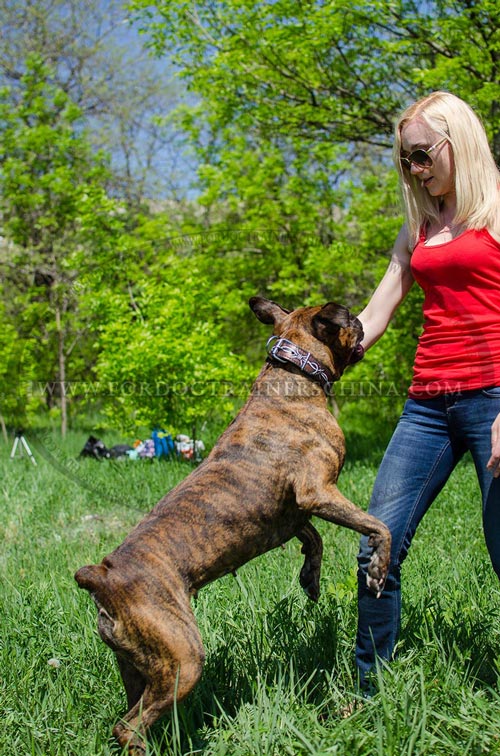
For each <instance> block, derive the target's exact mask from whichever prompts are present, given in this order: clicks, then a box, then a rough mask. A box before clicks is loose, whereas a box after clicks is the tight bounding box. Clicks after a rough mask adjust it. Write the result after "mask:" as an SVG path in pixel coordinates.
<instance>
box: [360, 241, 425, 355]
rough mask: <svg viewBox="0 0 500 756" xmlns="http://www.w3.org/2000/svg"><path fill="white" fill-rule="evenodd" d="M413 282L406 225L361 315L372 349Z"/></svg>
mask: <svg viewBox="0 0 500 756" xmlns="http://www.w3.org/2000/svg"><path fill="white" fill-rule="evenodd" d="M412 284H413V276H412V273H411V270H410V251H409V249H408V232H407V229H406V226H403V227H402V229H401V231H400V232H399V234H398V236H397V239H396V242H395V244H394V248H393V250H392V256H391V261H390V263H389V265H388V267H387V270H386V272H385V274H384V276H383V278H382V280H381V281H380V283H379V285H378V286H377V288H376V289H375V291H374V292H373V294H372V296H371V298H370V301H369V302H368V304H367V305H366V307H365V309H364V310H363V311H362V312H361V313H360V314H359V315H358V318H359V319H360V321H361V323H362V324H363V330H364V333H365V335H364V338H363V346H364V348H365V349H369V347H371V346H372V344H374V343H375V342H376V341H378V339H379V338H380V337H381V336H382V334H383V333H384V331H385V329H386V328H387V326H388V325H389V323H390V320H391V318H392V316H393V314H394V311H395V310H396V309H397V307H398V306H399V305H400V304H401V302H402V301H403V299H404V298H405V297H406V295H407V294H408V292H409V291H410V289H411V286H412Z"/></svg>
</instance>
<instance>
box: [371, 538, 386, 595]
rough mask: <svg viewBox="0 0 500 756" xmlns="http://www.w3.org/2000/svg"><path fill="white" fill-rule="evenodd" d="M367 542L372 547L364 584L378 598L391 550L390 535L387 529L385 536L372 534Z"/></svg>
mask: <svg viewBox="0 0 500 756" xmlns="http://www.w3.org/2000/svg"><path fill="white" fill-rule="evenodd" d="M368 543H369V545H370V546H372V548H373V553H372V557H371V559H370V563H369V565H368V572H367V575H366V585H367V586H368V588H369V590H370V591H371V592H372V593H374V594H375V595H376V597H377V598H380V595H381V594H382V591H383V590H384V585H385V581H386V578H387V572H388V570H389V558H390V550H391V536H390V533H389V531H387V534H386V535H385V536H383V535H375V534H372V535H371V536H370V538H369V540H368Z"/></svg>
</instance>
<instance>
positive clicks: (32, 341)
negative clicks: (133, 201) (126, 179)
mask: <svg viewBox="0 0 500 756" xmlns="http://www.w3.org/2000/svg"><path fill="white" fill-rule="evenodd" d="M50 78H51V77H50V74H49V72H48V71H47V69H46V67H45V66H44V64H43V63H42V62H41V61H40V60H39V59H38V58H31V59H30V60H29V61H28V62H27V66H26V74H25V75H24V76H23V77H22V78H21V80H20V86H19V97H18V103H17V107H16V108H14V109H13V108H12V98H11V96H10V93H9V92H8V91H6V90H3V91H2V92H1V98H0V123H1V126H0V190H1V192H0V195H1V199H0V210H1V216H2V227H3V228H2V234H3V236H4V237H5V238H6V239H8V240H9V241H10V245H9V246H8V247H7V249H6V251H5V259H4V260H2V263H3V264H2V271H1V272H2V282H3V288H4V289H5V290H6V289H9V297H8V299H7V301H6V304H5V309H6V312H5V316H6V318H7V319H8V320H9V321H10V323H11V324H13V325H14V326H15V327H17V329H18V330H19V336H20V341H21V342H22V344H23V347H24V348H23V350H22V357H21V356H20V357H19V359H20V370H21V371H23V373H24V375H23V378H24V382H25V381H28V380H29V379H30V378H32V377H34V374H35V368H36V369H37V372H38V373H39V375H40V378H42V380H43V379H45V380H52V381H54V380H55V382H56V384H57V386H58V387H59V399H60V407H61V430H62V433H63V434H64V433H65V432H66V429H67V423H68V397H67V395H66V383H67V377H68V374H67V366H68V361H69V360H70V359H71V360H73V363H74V362H75V361H77V360H78V353H79V351H80V352H81V350H82V349H84V346H83V342H84V340H85V336H86V334H87V332H88V323H87V322H86V319H85V317H84V315H83V313H82V311H81V309H80V308H79V296H78V289H77V288H76V287H75V283H76V281H77V279H78V276H79V273H80V266H81V263H82V260H83V259H84V257H85V255H84V253H83V250H82V247H81V240H82V235H83V234H84V233H85V229H86V227H88V225H89V223H90V224H92V227H93V229H94V232H95V237H96V239H95V240H94V247H95V245H96V240H97V239H98V238H99V235H98V228H99V218H101V219H103V220H104V222H105V223H106V225H107V226H110V225H112V220H111V218H112V214H113V210H115V209H116V207H115V203H113V202H111V201H110V200H109V199H108V198H107V196H106V193H105V190H104V187H103V180H104V178H105V175H106V168H105V164H104V163H103V160H102V159H98V158H96V157H95V156H94V155H93V154H92V152H91V149H90V147H89V144H88V142H87V140H86V137H85V134H84V133H83V132H82V130H81V114H80V111H79V109H78V108H77V107H76V106H75V105H74V104H73V103H72V102H71V100H70V99H69V98H68V96H67V95H66V93H64V92H63V91H62V90H61V89H59V88H58V87H56V86H55V85H53V84H52V83H50ZM88 252H89V249H88V248H87V249H86V250H85V253H87V254H88ZM18 348H19V347H18ZM18 348H17V349H18ZM83 361H84V362H85V359H84V360H83ZM46 396H47V400H48V402H49V403H50V401H51V399H52V394H51V393H50V392H49V393H48V394H47V395H46Z"/></svg>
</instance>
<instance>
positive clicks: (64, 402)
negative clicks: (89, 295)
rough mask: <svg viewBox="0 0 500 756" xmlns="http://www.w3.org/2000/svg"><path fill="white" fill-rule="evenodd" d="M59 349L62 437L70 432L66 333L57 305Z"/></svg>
mask: <svg viewBox="0 0 500 756" xmlns="http://www.w3.org/2000/svg"><path fill="white" fill-rule="evenodd" d="M56 328H57V349H58V359H59V382H60V391H61V436H62V437H63V438H64V436H65V435H66V431H67V430H68V399H67V396H66V356H65V354H64V331H63V328H62V323H61V310H60V307H59V305H56Z"/></svg>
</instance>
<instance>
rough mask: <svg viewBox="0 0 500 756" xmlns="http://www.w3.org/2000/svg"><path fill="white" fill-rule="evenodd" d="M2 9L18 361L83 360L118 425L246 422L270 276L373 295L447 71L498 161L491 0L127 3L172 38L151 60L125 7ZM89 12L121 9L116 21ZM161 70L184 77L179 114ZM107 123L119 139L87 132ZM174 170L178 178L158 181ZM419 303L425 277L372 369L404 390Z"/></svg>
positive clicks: (5, 363)
mask: <svg viewBox="0 0 500 756" xmlns="http://www.w3.org/2000/svg"><path fill="white" fill-rule="evenodd" d="M84 6H85V7H84ZM0 7H2V6H1V3H0ZM3 9H4V11H5V13H4V18H5V21H6V24H5V27H6V30H7V34H6V37H5V39H6V40H7V41H5V40H4V41H3V42H2V43H1V44H0V66H1V68H2V71H3V77H4V81H8V82H9V84H10V88H9V90H8V91H6V90H4V93H3V99H2V115H3V118H4V126H3V127H2V130H1V132H0V139H1V155H2V158H1V182H2V189H3V200H2V223H3V235H4V237H5V239H6V244H5V245H4V249H3V251H2V280H1V281H0V285H1V286H2V287H3V293H4V295H5V301H4V304H3V310H2V313H1V315H2V318H3V319H4V321H5V324H6V328H4V330H3V336H2V338H1V339H0V354H1V355H2V360H1V361H0V362H1V363H2V367H1V368H0V375H1V376H2V377H4V378H5V381H6V383H7V384H8V385H9V386H12V385H13V383H14V377H13V376H14V373H15V365H16V364H17V363H19V361H21V363H22V365H23V368H22V373H23V375H25V376H28V378H30V379H32V378H33V377H34V376H42V377H45V378H49V377H50V378H51V379H54V380H55V381H56V382H57V381H59V382H60V381H61V377H62V373H65V375H66V377H67V378H68V379H69V380H70V381H72V382H73V383H74V384H75V385H79V386H80V387H81V388H80V389H77V390H76V391H75V392H74V393H73V394H72V406H73V407H74V408H75V409H78V408H80V410H81V411H84V409H85V407H87V406H89V402H90V403H92V402H93V403H94V406H99V408H101V409H102V410H103V411H104V412H105V413H106V414H107V415H108V417H109V421H110V422H111V423H113V424H115V425H117V424H120V425H122V426H129V427H132V426H136V425H137V424H150V425H151V424H156V423H158V424H165V423H167V422H168V423H169V424H170V425H172V426H173V427H180V426H182V425H183V424H189V423H191V422H192V421H193V420H195V419H201V418H204V417H206V416H208V415H209V414H213V415H217V416H218V417H220V418H221V419H223V418H227V416H228V415H229V414H230V412H231V411H232V408H233V404H234V399H235V398H237V399H238V400H239V399H240V398H242V396H243V395H244V394H245V393H246V392H247V390H248V387H249V380H250V379H251V376H252V375H254V374H255V373H256V370H257V364H258V362H260V361H261V360H262V359H263V356H264V342H265V337H266V335H267V333H266V332H265V331H263V328H262V325H260V324H258V323H257V322H256V321H255V319H254V318H253V317H252V315H251V313H250V311H249V309H248V306H247V300H248V298H249V297H250V296H252V295H254V294H264V295H268V296H270V297H271V298H273V299H275V300H276V301H278V302H280V303H281V304H283V305H284V306H287V307H294V306H298V305H301V304H312V303H314V304H316V303H320V302H324V301H327V300H330V299H333V300H338V301H342V302H343V303H344V304H347V305H349V306H350V307H351V308H352V309H353V310H354V311H358V310H359V309H360V308H361V307H362V306H363V304H364V302H365V301H366V300H367V298H368V297H369V295H370V292H371V291H372V290H373V288H374V287H375V285H376V283H377V281H378V279H379V278H380V276H381V275H382V272H383V270H384V268H385V266H386V264H387V258H388V255H389V254H390V249H391V247H392V243H393V240H394V238H395V236H396V234H397V231H398V228H399V225H400V223H401V209H400V204H399V198H398V189H397V183H396V176H395V172H394V170H393V168H392V165H391V160H390V147H391V144H392V130H393V123H394V120H395V118H396V116H397V114H398V113H399V111H400V110H401V109H402V108H403V107H405V106H406V105H407V104H408V103H409V102H410V101H412V100H414V99H415V98H417V97H419V96H421V95H423V94H426V93H427V92H429V91H431V90H434V89H448V90H450V91H454V92H456V93H457V94H459V95H460V96H462V97H463V98H464V99H466V100H467V101H469V102H470V104H471V105H472V106H473V107H474V108H476V110H477V111H478V113H479V114H480V115H482V117H483V120H484V122H485V126H486V128H487V132H488V134H489V137H490V140H491V144H492V147H493V150H494V153H495V155H496V156H497V159H498V160H499V162H500V114H499V104H498V103H499V101H500V100H499V87H498V80H499V68H498V66H499V45H500V37H499V35H500V32H499V28H500V24H499V21H500V9H499V7H498V4H497V3H495V2H492V1H491V0H468V1H467V2H461V3H458V2H454V1H453V2H442V1H441V0H428V1H426V2H412V1H411V0H396V1H395V0H374V2H365V1H364V0H360V1H359V2H354V3H353V2H352V1H351V2H347V1H346V0H335V2H324V1H323V0H311V1H310V2H299V1H298V0H277V1H276V2H273V3H264V2H255V1H254V0H252V2H250V0H222V1H221V2H219V1H217V2H215V1H214V0H200V2H198V3H196V4H193V3H189V2H186V0H169V1H168V2H163V0H157V2H153V3H151V2H149V1H148V2H146V0H134V2H133V3H132V9H133V10H132V12H131V15H130V16H128V17H127V18H128V19H131V18H132V19H133V20H134V21H135V24H136V26H137V28H139V27H140V28H142V31H143V32H144V35H145V39H146V40H148V43H149V45H150V47H151V48H152V50H153V51H154V52H155V53H156V55H157V61H156V63H155V64H154V65H153V64H150V70H148V71H147V74H148V75H147V76H146V75H143V74H144V70H143V69H141V68H140V66H137V71H132V72H131V68H130V65H132V67H133V65H134V64H133V63H132V64H131V63H130V62H131V61H134V60H135V57H134V55H135V53H134V54H131V55H130V56H129V57H128V58H127V56H126V55H125V54H124V50H123V48H121V47H120V46H119V45H118V46H117V44H116V40H115V39H114V38H113V40H114V41H113V42H112V43H111V42H110V43H109V44H108V43H107V42H106V38H107V37H106V35H107V34H108V32H109V35H110V38H111V37H112V32H113V31H114V30H116V28H117V27H116V24H117V23H118V22H120V21H121V20H123V9H122V5H121V3H120V2H116V3H114V2H113V3H112V4H111V5H110V6H109V7H108V6H106V8H104V6H103V5H102V3H98V2H97V0H96V1H95V2H94V0H92V2H91V3H88V4H83V5H82V4H81V2H80V0H55V2H52V0H51V2H50V3H49V2H47V3H45V0H42V2H41V3H38V4H36V6H35V5H33V4H32V3H21V4H15V5H14V6H13V5H12V4H11V3H7V2H6V3H4V4H3ZM21 10H22V12H21ZM85 14H87V15H85ZM89 14H90V15H89ZM85 18H87V19H88V18H91V19H94V20H96V19H98V18H101V19H102V21H103V25H102V27H101V31H104V32H105V34H104V35H103V34H100V35H99V34H98V35H97V37H96V35H95V34H94V32H93V31H92V24H91V23H89V25H88V28H86V27H85V26H84V24H83V23H82V19H85ZM104 22H105V23H104ZM98 27H99V24H97V27H94V30H95V29H96V28H98ZM30 30H31V32H32V34H31V38H30V37H29V35H28V32H29V31H30ZM58 30H59V32H58ZM58 34H59V36H60V39H59V38H58ZM92 35H94V36H92ZM123 39H125V40H126V39H127V38H126V36H125V37H124V38H123V37H122V40H123ZM92 40H94V41H95V48H94V47H93V45H92ZM33 52H35V53H37V54H36V55H35V56H34V57H33V56H31V57H30V54H29V53H33ZM47 59H50V60H51V61H52V64H53V65H52V68H51V69H50V73H49V71H48V69H47V66H46V61H47ZM124 60H126V61H127V66H126V67H121V63H120V62H121V61H124ZM106 66H108V69H107V68H106ZM158 66H159V68H158ZM162 66H164V69H165V70H166V71H168V72H170V71H172V70H175V71H177V74H178V81H179V83H178V85H176V88H175V93H177V92H178V91H182V92H183V98H182V104H181V105H180V106H179V107H178V108H177V109H176V111H175V114H172V113H171V112H170V110H171V109H170V103H169V101H168V96H166V95H167V93H166V91H165V87H164V86H162V84H163V82H161V81H160V80H159V77H158V71H159V70H160V71H161V70H162ZM132 74H133V75H132ZM98 123H99V124H100V125H101V126H102V125H103V124H104V125H105V126H106V125H109V127H110V128H109V132H110V138H109V139H106V140H100V138H97V140H96V139H95V135H92V138H91V134H90V133H89V131H88V130H87V131H85V129H84V127H85V126H87V127H88V126H89V124H90V125H92V126H93V125H95V124H98ZM167 126H168V129H170V130H171V129H172V128H173V129H174V130H175V144H176V146H178V147H179V148H178V154H179V155H180V153H181V149H180V144H181V140H180V138H179V135H182V144H183V145H184V146H185V148H186V149H187V150H189V152H190V154H191V155H193V157H194V160H195V162H196V174H194V173H193V174H191V175H190V176H189V177H183V180H182V182H181V183H182V184H183V185H184V187H186V186H187V185H188V184H190V183H192V184H193V186H194V194H193V199H192V201H191V202H189V203H184V204H183V205H182V206H181V205H179V203H178V202H177V199H178V194H177V187H178V184H177V183H176V182H175V181H174V180H171V173H170V172H169V169H170V167H171V166H172V163H170V162H169V163H167V167H166V168H165V163H164V162H161V161H160V153H159V152H158V151H157V149H156V147H157V146H158V145H159V144H160V143H161V141H162V139H163V135H164V134H165V129H166V128H167ZM144 128H145V129H146V131H147V130H148V129H150V131H149V134H150V137H151V140H150V141H148V140H147V139H145V138H143V136H141V134H143V130H144ZM94 131H97V129H95V130H94ZM101 133H102V132H101ZM169 133H172V132H171V131H170V132H169ZM99 143H102V144H105V145H106V146H107V147H109V148H110V151H111V153H112V159H111V160H104V159H103V158H102V157H101V156H100V155H99V154H96V152H95V147H96V144H99ZM118 148H120V149H121V154H122V156H123V159H122V162H121V164H120V165H121V168H122V169H123V170H122V172H121V173H120V171H118V174H117V173H116V170H115V169H116V162H114V161H113V155H115V150H117V149H118ZM141 161H142V165H143V167H144V171H143V172H141V171H140V170H135V168H134V166H135V167H137V165H138V164H139V162H141ZM110 167H111V168H112V169H113V170H115V175H114V178H113V179H112V180H111V178H110V176H111V174H110V172H109V170H108V169H109V168H110ZM162 172H163V174H166V180H165V181H163V182H162V186H163V189H162V190H161V191H162V192H163V194H161V193H160V188H159V184H154V182H151V180H150V179H151V177H152V176H153V175H154V174H157V175H158V174H160V173H162ZM117 176H118V178H117ZM167 185H170V190H171V194H170V195H169V199H171V200H172V201H171V202H168V203H165V204H164V205H163V206H162V205H161V204H160V203H159V202H158V200H159V199H160V197H161V198H164V197H165V193H164V189H165V186H167ZM155 192H157V194H155ZM146 195H149V196H150V197H153V198H154V199H155V203H150V205H149V207H146V205H145V204H144V203H141V200H143V199H144V197H145V196H146ZM420 321H421V314H420V297H419V293H418V291H417V290H416V289H415V290H413V291H412V292H411V293H410V296H409V297H408V299H407V301H406V302H405V303H404V304H403V306H402V307H401V308H400V310H399V311H398V313H397V315H396V317H395V319H394V321H393V324H392V326H391V328H390V330H389V332H388V333H387V334H386V336H385V337H384V339H382V340H381V341H380V342H379V343H378V344H377V345H375V347H373V349H371V350H370V352H369V354H368V356H367V358H366V360H365V361H364V362H363V363H361V364H360V365H358V366H356V367H355V368H353V370H352V372H351V373H350V377H351V381H353V382H354V381H358V382H359V381H364V382H366V383H370V382H371V383H374V384H376V383H377V382H380V381H382V382H383V381H386V382H387V385H390V386H395V387H397V389H399V388H400V387H402V386H403V385H406V384H407V383H408V381H409V373H410V370H411V362H412V358H413V353H414V349H415V345H416V339H417V338H418V334H419V331H420V327H421V326H420ZM37 328H38V330H37ZM16 331H17V333H19V334H20V335H21V339H18V340H17V341H16V343H13V341H12V338H11V334H12V333H14V332H16ZM62 358H64V359H62ZM63 363H64V364H63ZM89 381H90V383H91V384H92V386H91V387H89V389H88V390H87V389H85V384H87V385H88V384H89ZM401 390H402V389H401ZM392 395H393V394H392ZM9 397H10V398H9ZM9 397H7V398H4V400H3V412H4V413H5V414H6V415H7V416H13V415H14V414H15V413H14V404H15V401H14V399H12V392H11V394H9ZM51 397H52V398H51ZM45 398H46V400H47V403H48V404H49V405H51V404H57V406H59V404H60V401H61V397H60V396H59V395H57V396H56V397H54V396H53V395H50V394H49V395H47V394H45ZM56 400H57V401H56ZM30 401H31V403H32V404H33V406H35V405H36V397H32V398H31V400H30ZM388 404H390V405H391V408H396V405H397V404H398V403H397V402H389V403H388ZM374 407H375V404H374ZM69 409H70V410H71V406H70V408H69ZM376 411H377V412H378V413H380V411H381V410H380V407H379V404H378V403H377V405H376ZM9 413H10V415H9Z"/></svg>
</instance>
